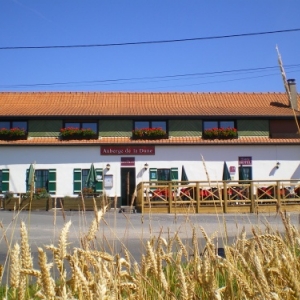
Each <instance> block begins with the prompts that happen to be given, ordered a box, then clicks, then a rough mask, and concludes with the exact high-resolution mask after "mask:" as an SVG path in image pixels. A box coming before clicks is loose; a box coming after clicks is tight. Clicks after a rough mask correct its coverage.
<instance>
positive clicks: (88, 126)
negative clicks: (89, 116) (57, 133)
mask: <svg viewBox="0 0 300 300" xmlns="http://www.w3.org/2000/svg"><path fill="white" fill-rule="evenodd" d="M67 127H73V128H79V129H91V130H93V131H94V132H95V133H97V132H98V125H97V123H96V122H65V128H67Z"/></svg>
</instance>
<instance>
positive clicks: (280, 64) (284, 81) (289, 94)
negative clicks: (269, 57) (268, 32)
mask: <svg viewBox="0 0 300 300" xmlns="http://www.w3.org/2000/svg"><path fill="white" fill-rule="evenodd" d="M276 51H277V56H278V64H279V68H280V72H281V76H282V80H283V85H284V88H285V91H286V93H287V95H288V99H289V103H290V106H291V108H292V110H293V113H294V118H295V121H296V125H297V129H298V132H297V133H298V134H300V127H299V123H298V119H297V116H296V113H295V110H294V108H293V106H292V96H291V92H290V88H289V85H288V82H287V79H286V75H285V72H284V68H283V63H282V60H281V55H280V53H279V50H278V47H277V45H276Z"/></svg>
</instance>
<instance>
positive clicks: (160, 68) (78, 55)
mask: <svg viewBox="0 0 300 300" xmlns="http://www.w3.org/2000/svg"><path fill="white" fill-rule="evenodd" d="M299 13H300V1H299V0H251V1H250V0H248V1H247V0H226V1H225V0H218V1H217V0H210V1H202V0H198V1H196V0H194V1H192V0H185V1H183V0H182V1H179V0H148V1H146V0H118V1H117V0H94V1H92V0H85V1H84V0H81V1H78V0H35V1H33V0H0V27H1V31H0V48H5V47H25V46H57V45H90V44H111V43H126V42H143V41H160V40H173V39H188V38H200V37H213V36H224V35H234V34H244V33H256V32H269V31H277V30H286V29H295V28H300V18H299ZM276 44H277V45H278V47H279V51H280V53H281V56H282V60H283V64H284V67H285V72H286V74H287V78H295V79H296V80H297V81H298V82H300V57H299V49H300V31H296V32H288V33H277V34H268V35H257V36H248V37H236V38H224V39H209V40H200V41H190V42H180V43H159V44H144V45H134V46H133V45H131V46H118V47H86V48H67V49H61V48H58V49H31V50H29V49H20V50H15V49H12V50H4V49H2V50H0V78H1V81H0V91H124V92H132V91H136V92H284V87H283V83H282V78H281V74H280V71H279V68H278V63H277V53H276V49H275V46H276ZM269 67H270V68H269ZM272 67H274V68H272ZM258 68H265V69H259V70H258ZM245 69H246V70H247V71H234V70H245ZM224 71H230V72H224ZM177 75H182V76H177ZM123 79H125V80H123ZM298 90H299V88H298Z"/></svg>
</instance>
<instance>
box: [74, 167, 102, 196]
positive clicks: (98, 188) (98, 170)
mask: <svg viewBox="0 0 300 300" xmlns="http://www.w3.org/2000/svg"><path fill="white" fill-rule="evenodd" d="M83 171H87V175H85V176H84V178H85V180H83ZM89 171H90V169H81V168H74V169H73V194H74V195H78V194H80V193H82V190H83V188H85V187H88V186H87V185H86V178H87V176H88V173H89ZM95 173H96V176H100V177H101V179H97V178H96V182H95V186H94V187H93V190H94V193H98V192H103V189H104V187H103V177H104V173H103V169H102V168H95ZM78 174H80V178H79V177H78ZM79 182H80V189H79V188H78V184H79Z"/></svg>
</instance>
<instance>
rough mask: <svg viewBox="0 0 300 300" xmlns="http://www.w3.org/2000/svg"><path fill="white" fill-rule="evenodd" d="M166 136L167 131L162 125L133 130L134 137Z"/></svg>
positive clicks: (158, 137)
mask: <svg viewBox="0 0 300 300" xmlns="http://www.w3.org/2000/svg"><path fill="white" fill-rule="evenodd" d="M166 136H167V133H166V131H164V130H163V129H162V128H161V127H157V128H141V129H135V130H132V137H133V138H136V139H162V138H166Z"/></svg>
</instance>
